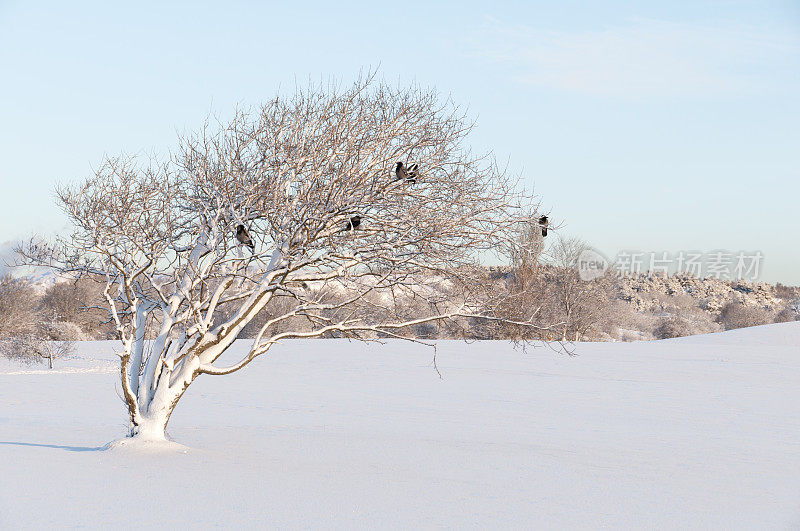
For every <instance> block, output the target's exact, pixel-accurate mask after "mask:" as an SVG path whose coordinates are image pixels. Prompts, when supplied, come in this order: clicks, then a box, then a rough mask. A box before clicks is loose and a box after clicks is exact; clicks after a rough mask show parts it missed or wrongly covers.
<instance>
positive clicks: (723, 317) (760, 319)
mask: <svg viewBox="0 0 800 531" xmlns="http://www.w3.org/2000/svg"><path fill="white" fill-rule="evenodd" d="M717 320H718V322H719V323H720V324H722V325H723V326H724V327H725V330H734V329H736V328H747V327H749V326H758V325H762V324H767V323H771V322H772V321H773V319H772V316H771V314H770V313H769V312H768V311H766V310H764V309H763V308H759V307H757V306H747V305H744V304H742V303H741V302H729V303H727V304H726V305H725V306H723V307H722V311H721V312H720V314H719V318H718V319H717Z"/></svg>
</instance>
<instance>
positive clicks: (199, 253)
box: [21, 76, 530, 439]
mask: <svg viewBox="0 0 800 531" xmlns="http://www.w3.org/2000/svg"><path fill="white" fill-rule="evenodd" d="M470 130H471V123H470V122H468V121H467V120H466V119H465V117H464V114H463V112H462V111H460V110H459V109H458V108H457V107H455V106H454V105H453V104H452V103H450V102H449V101H444V102H443V101H441V100H440V99H439V97H438V96H437V95H436V94H435V93H434V92H431V91H424V90H421V89H418V88H413V87H412V88H407V89H396V88H393V87H390V86H387V85H384V84H380V83H377V82H375V81H374V80H373V79H372V78H371V77H370V76H367V77H366V78H363V79H360V80H358V81H357V82H356V83H354V84H353V85H352V86H350V87H347V88H345V89H340V88H338V87H335V86H329V87H310V88H308V89H300V90H298V91H297V92H296V93H295V94H294V95H293V96H291V97H289V98H282V97H277V98H275V99H273V100H271V101H269V102H268V103H266V104H264V105H262V106H260V107H259V108H257V109H255V110H253V111H237V112H236V113H235V116H234V117H233V118H232V119H231V120H230V121H229V122H227V123H224V124H222V123H219V124H216V125H211V124H208V123H207V124H206V126H205V127H204V128H203V129H202V130H201V131H199V132H198V133H196V134H192V135H187V136H184V137H183V138H181V142H180V149H179V150H178V152H177V154H175V155H173V156H172V157H171V158H170V160H169V161H166V162H158V161H152V160H151V161H149V163H148V164H140V163H139V162H138V161H137V160H136V159H134V158H130V157H118V158H111V159H109V160H106V161H105V163H104V164H103V165H102V166H100V167H99V169H98V170H97V171H96V172H95V174H94V175H92V176H90V177H89V178H87V179H86V180H85V181H84V182H83V183H82V184H80V185H79V186H76V187H73V188H62V189H59V190H58V199H59V202H60V204H61V205H62V207H63V208H64V210H65V212H66V213H67V215H68V216H69V218H70V219H71V220H72V223H73V225H74V228H75V230H74V232H73V233H72V234H71V235H70V236H69V237H67V238H63V239H60V240H58V241H56V242H54V243H52V244H45V243H43V242H41V241H31V242H29V243H28V244H27V245H26V246H25V248H24V249H21V251H22V252H23V254H24V256H26V257H27V260H28V261H29V262H32V263H38V264H42V265H50V266H54V267H57V268H59V269H60V270H62V271H71V272H75V273H78V274H93V275H102V276H103V277H104V278H105V279H106V287H105V300H106V306H107V308H106V309H107V311H108V313H109V315H110V319H111V320H112V321H113V323H114V324H115V326H116V329H117V332H118V334H119V338H120V340H121V342H122V351H121V353H120V360H121V364H120V376H121V383H122V393H123V396H124V400H125V403H126V405H127V409H128V414H129V419H130V436H133V437H138V438H145V439H163V438H164V432H165V428H166V426H167V423H168V421H169V418H170V415H171V414H172V411H173V410H174V408H175V406H176V404H177V403H178V401H179V399H180V398H181V396H182V395H183V393H184V392H185V391H186V389H187V388H188V386H189V384H191V383H192V381H194V379H195V378H197V377H198V376H200V375H201V374H209V375H224V374H229V373H232V372H234V371H237V370H239V369H241V368H243V367H245V366H246V365H247V364H249V363H250V362H251V361H253V360H254V359H255V358H256V357H258V356H259V355H261V354H264V353H266V352H268V351H269V349H270V348H271V347H272V346H273V345H274V344H275V343H277V342H279V341H282V340H285V339H289V338H298V337H329V336H338V337H349V338H356V339H361V340H367V341H368V340H375V339H378V338H380V337H398V338H404V339H413V336H412V335H411V333H412V331H411V328H412V327H413V326H415V325H419V324H423V323H426V322H433V321H437V320H441V319H455V318H458V317H463V316H474V315H476V312H477V308H479V307H481V304H482V302H483V298H484V297H487V296H488V295H489V294H487V293H486V291H482V290H481V289H479V288H480V285H479V284H476V283H475V282H473V281H474V280H475V279H474V278H473V272H474V271H475V270H476V268H475V267H473V266H474V265H475V263H476V260H477V257H478V256H479V255H480V254H481V253H485V252H488V251H489V250H492V249H496V248H498V247H500V246H502V245H503V244H504V242H505V241H506V240H507V239H508V237H509V235H508V233H509V228H510V227H512V226H515V225H516V224H517V223H519V222H520V220H521V219H522V218H524V217H525V212H527V211H529V210H528V207H529V204H530V198H529V196H527V195H525V194H524V193H521V192H519V191H518V190H517V188H516V182H515V180H514V179H512V178H510V177H508V176H507V175H505V173H504V172H502V171H500V170H499V169H498V167H497V166H496V164H495V163H494V162H493V159H492V158H491V157H489V156H475V155H473V154H472V153H471V152H470V150H469V149H468V148H467V146H466V145H465V140H466V138H467V135H468V133H469V132H470ZM398 161H400V162H403V163H404V164H405V167H408V168H411V169H413V170H414V178H413V179H410V178H408V177H407V176H404V175H402V174H401V173H400V172H397V171H395V170H393V168H396V167H397V166H396V163H397V162H398ZM412 164H417V166H416V167H413V166H411V165H412ZM422 275H429V276H435V277H437V278H439V280H440V282H442V283H447V285H448V289H449V290H450V292H451V293H455V295H454V296H453V299H452V300H453V301H456V302H454V303H450V304H449V305H442V301H441V300H439V298H438V297H437V292H436V290H430V289H428V287H426V286H424V285H421V284H419V283H418V282H417V279H419V278H420V277H421V276H422ZM310 288H313V289H310ZM330 292H335V293H338V296H337V297H335V298H329V297H328V298H326V297H325V296H323V295H322V294H324V293H330ZM401 296H405V297H408V296H413V297H417V298H419V299H420V300H426V299H435V300H434V301H433V302H435V304H438V305H439V306H437V308H439V313H437V314H435V315H431V316H427V317H420V318H416V319H414V318H410V319H409V318H404V317H403V316H402V315H399V314H398V313H397V312H395V303H396V301H397V300H398V298H399V297H401ZM278 298H288V299H292V300H294V301H295V303H294V304H288V305H287V304H278V305H273V306H274V308H275V311H274V313H271V315H270V316H269V319H267V320H266V321H265V322H263V324H262V325H261V327H260V328H259V330H258V331H257V333H256V334H255V338H253V339H252V340H251V341H250V342H249V346H248V348H247V349H246V350H245V351H244V353H243V354H242V355H241V357H240V358H238V359H237V360H236V361H234V362H232V363H229V364H226V365H220V364H219V358H220V356H221V355H222V354H223V353H224V352H225V351H226V350H227V349H228V348H229V347H230V346H231V345H232V344H233V342H234V340H236V339H237V338H239V337H241V336H242V331H243V330H244V329H245V328H246V327H247V326H248V324H249V323H250V322H251V321H253V319H254V318H255V317H256V316H257V315H258V314H259V312H261V311H262V310H263V309H264V308H266V307H267V306H268V305H270V303H271V301H275V300H277V299H278ZM487 318H490V319H491V318H493V317H492V316H487ZM298 319H299V320H300V321H302V322H303V323H304V326H303V327H302V328H300V327H297V328H287V326H284V325H285V323H289V322H294V321H295V320H298ZM148 330H154V332H153V336H154V338H155V339H154V340H153V341H152V342H151V343H148V342H146V341H145V338H146V336H147V334H148Z"/></svg>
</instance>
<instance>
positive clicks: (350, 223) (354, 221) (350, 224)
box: [343, 216, 361, 231]
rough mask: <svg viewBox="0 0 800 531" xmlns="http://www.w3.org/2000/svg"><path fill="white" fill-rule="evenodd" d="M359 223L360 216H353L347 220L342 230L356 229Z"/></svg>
mask: <svg viewBox="0 0 800 531" xmlns="http://www.w3.org/2000/svg"><path fill="white" fill-rule="evenodd" d="M359 225H361V216H353V217H352V218H350V219H348V220H347V223H346V225H345V227H344V229H343V230H346V231H347V230H354V229H357V228H358V226H359Z"/></svg>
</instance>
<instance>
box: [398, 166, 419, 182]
mask: <svg viewBox="0 0 800 531" xmlns="http://www.w3.org/2000/svg"><path fill="white" fill-rule="evenodd" d="M418 170H419V166H418V165H417V164H412V165H410V166H407V167H406V166H404V165H403V163H402V162H400V161H398V162H397V163H396V164H395V165H394V175H395V180H398V181H406V182H408V183H411V184H416V182H417V176H418Z"/></svg>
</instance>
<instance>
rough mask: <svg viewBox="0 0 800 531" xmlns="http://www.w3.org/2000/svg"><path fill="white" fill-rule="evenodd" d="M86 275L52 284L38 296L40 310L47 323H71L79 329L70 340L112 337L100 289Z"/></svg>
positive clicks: (102, 285) (111, 328)
mask: <svg viewBox="0 0 800 531" xmlns="http://www.w3.org/2000/svg"><path fill="white" fill-rule="evenodd" d="M104 287H105V282H103V283H100V281H98V280H94V279H93V278H91V277H90V276H84V277H83V278H80V279H78V280H75V281H69V282H56V283H55V284H54V285H52V286H51V287H49V288H48V289H47V291H45V293H44V295H43V296H42V299H41V302H40V311H41V312H42V313H43V314H45V315H46V316H47V317H48V319H50V320H51V321H60V322H69V323H74V324H75V325H76V326H78V328H79V329H80V334H77V335H76V337H74V338H73V339H82V338H83V336H87V337H90V338H97V339H108V338H110V337H114V335H115V330H114V327H113V326H112V325H111V324H110V322H108V321H109V318H108V311H107V310H103V309H102V308H101V305H103V304H105V298H104V296H103V288H104Z"/></svg>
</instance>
